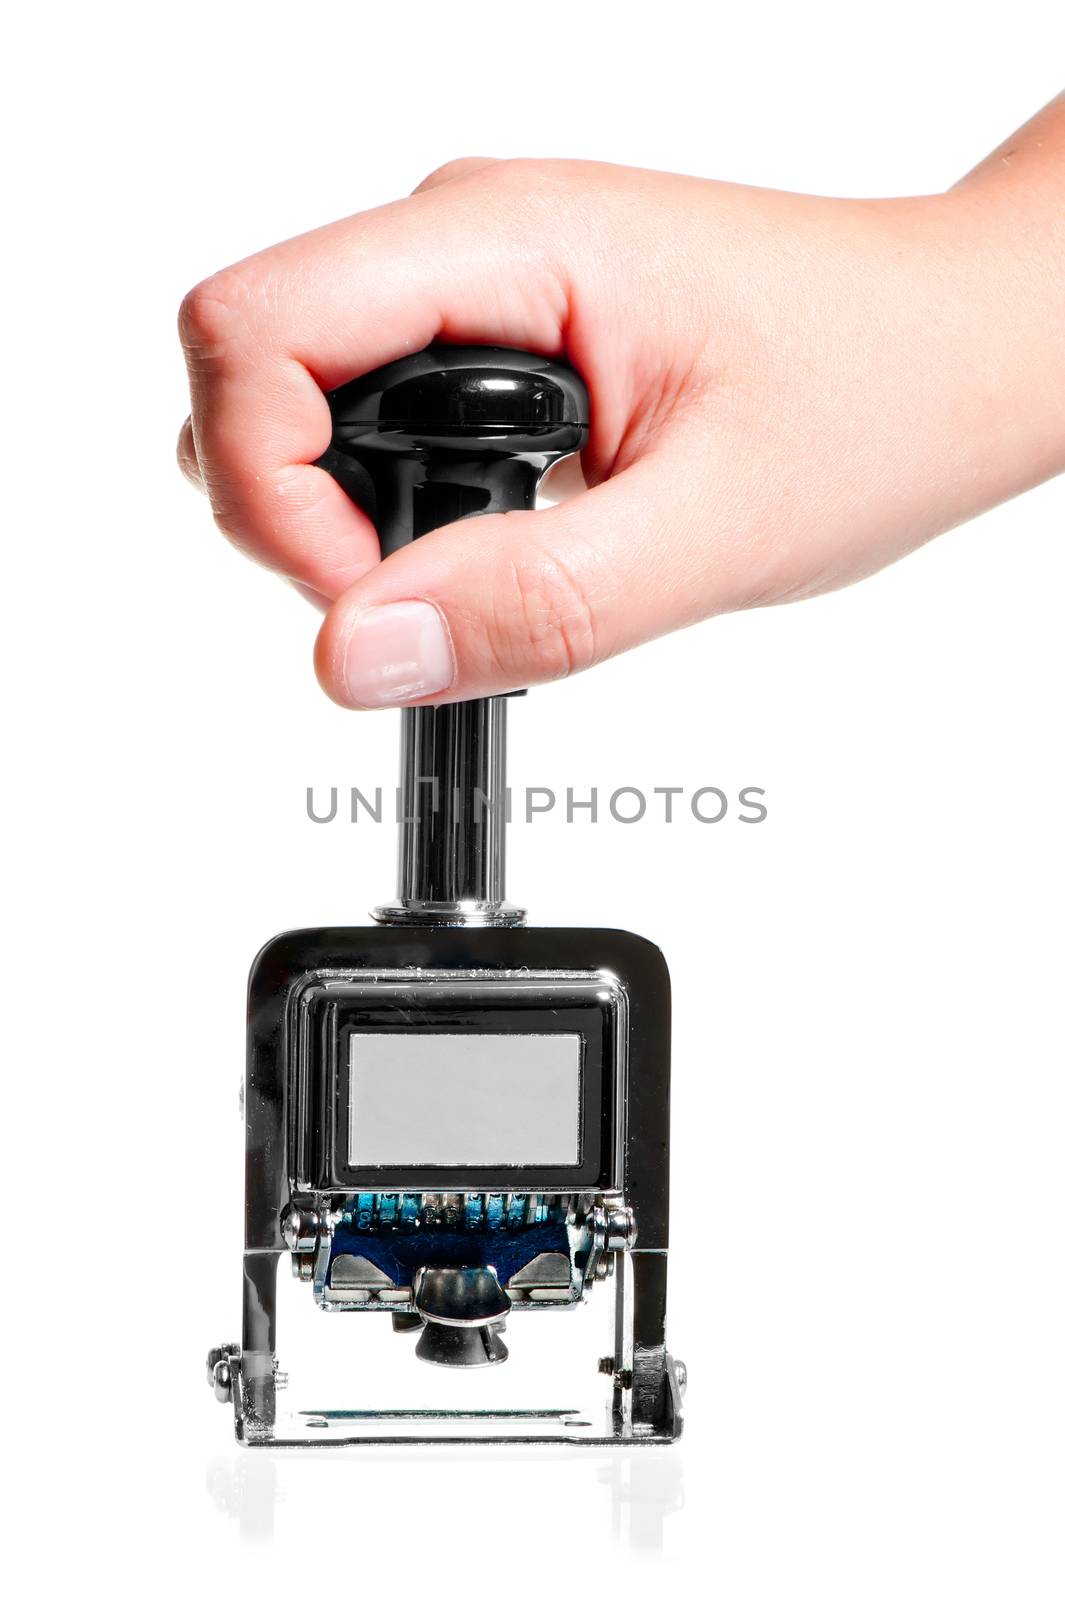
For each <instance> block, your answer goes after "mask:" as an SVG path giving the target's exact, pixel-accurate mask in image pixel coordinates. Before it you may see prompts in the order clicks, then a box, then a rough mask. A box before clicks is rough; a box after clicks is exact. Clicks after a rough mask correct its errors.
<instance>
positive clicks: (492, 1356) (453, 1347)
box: [414, 1267, 510, 1367]
mask: <svg viewBox="0 0 1065 1600" xmlns="http://www.w3.org/2000/svg"><path fill="white" fill-rule="evenodd" d="M414 1309H415V1311H416V1312H417V1313H418V1315H419V1316H420V1317H421V1318H422V1320H423V1321H424V1323H425V1329H424V1331H423V1333H422V1336H421V1338H420V1339H419V1340H418V1343H417V1346H416V1349H415V1354H416V1355H417V1356H418V1357H419V1359H420V1360H422V1361H429V1362H432V1363H433V1364H434V1365H435V1366H439V1367H487V1366H491V1365H493V1364H494V1363H498V1362H501V1361H505V1360H506V1359H507V1356H508V1354H509V1351H508V1350H507V1347H506V1345H505V1344H504V1343H503V1341H502V1339H501V1338H500V1337H499V1334H498V1332H497V1331H496V1330H497V1329H498V1328H499V1327H500V1325H501V1324H502V1322H503V1319H504V1317H505V1316H506V1315H507V1312H508V1311H509V1310H510V1296H509V1295H508V1294H507V1292H506V1290H505V1289H503V1288H502V1287H501V1286H500V1283H499V1280H498V1279H497V1277H496V1275H495V1273H494V1272H493V1271H492V1270H491V1268H490V1267H423V1268H422V1269H421V1271H420V1272H419V1273H418V1276H417V1277H416V1279H415V1281H414Z"/></svg>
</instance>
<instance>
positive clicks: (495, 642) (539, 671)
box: [486, 548, 599, 680]
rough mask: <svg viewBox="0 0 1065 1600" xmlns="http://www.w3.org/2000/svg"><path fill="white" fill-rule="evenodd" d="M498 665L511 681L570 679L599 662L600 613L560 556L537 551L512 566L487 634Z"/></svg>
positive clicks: (529, 550)
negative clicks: (529, 677)
mask: <svg viewBox="0 0 1065 1600" xmlns="http://www.w3.org/2000/svg"><path fill="white" fill-rule="evenodd" d="M486 636H487V644H488V647H489V650H490V652H491V655H492V657H493V660H494V664H495V666H496V667H497V669H498V670H499V671H500V672H501V674H502V675H503V676H504V677H505V678H507V679H509V678H511V677H518V678H520V677H522V676H523V675H525V674H527V673H528V672H529V671H530V670H531V671H532V672H533V673H535V675H536V677H537V678H539V679H541V680H551V679H554V678H565V677H568V676H569V675H570V674H571V673H574V672H582V671H583V670H584V669H585V668H586V667H590V666H592V665H593V664H594V663H595V662H596V660H598V656H599V651H598V644H597V639H596V625H595V612H594V608H593V606H592V603H591V600H590V599H589V597H588V594H587V592H586V590H585V588H584V585H583V584H582V583H581V581H580V579H579V578H578V577H577V576H576V574H575V573H574V572H573V570H572V569H571V568H570V566H569V565H568V564H567V563H566V562H565V561H564V560H563V559H562V557H560V556H559V555H558V554H557V553H556V552H552V551H547V550H544V549H542V548H539V549H538V548H532V549H528V550H526V551H524V552H523V553H522V554H521V555H520V556H516V557H515V558H514V559H513V560H512V561H511V563H510V570H509V572H508V574H507V581H506V583H505V584H504V585H503V586H502V594H501V595H500V597H499V603H498V605H497V608H496V609H495V611H494V613H493V615H492V617H491V619H490V621H489V624H488V626H487V628H486Z"/></svg>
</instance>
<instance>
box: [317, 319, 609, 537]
mask: <svg viewBox="0 0 1065 1600" xmlns="http://www.w3.org/2000/svg"><path fill="white" fill-rule="evenodd" d="M328 400H329V408H330V411H331V412H332V417H333V437H332V442H331V444H330V447H329V450H328V451H327V452H326V454H325V455H324V456H323V457H322V459H321V461H320V462H319V465H320V466H323V467H325V468H326V469H327V470H328V471H329V472H331V473H332V474H333V476H334V477H335V478H336V479H337V481H338V482H339V483H340V484H341V485H342V486H343V488H344V489H346V490H347V492H348V494H349V495H350V496H351V498H352V499H353V500H355V501H356V502H357V504H359V505H360V506H361V507H362V508H363V510H364V511H366V513H367V514H368V515H369V516H370V517H371V519H372V520H373V522H374V523H375V525H376V527H377V531H378V535H379V537H380V540H381V552H382V554H383V555H390V554H391V553H392V551H393V550H397V549H399V548H400V547H401V546H402V545H404V544H409V542H410V541H411V540H412V539H416V538H418V537H419V536H420V535H421V534H423V533H428V532H430V531H431V530H432V529H433V528H439V527H442V526H443V525H444V524H445V523H448V522H455V521H457V520H458V519H459V518H461V517H470V516H481V515H485V514H487V513H489V512H496V511H524V510H530V509H531V508H532V506H533V504H534V502H535V499H536V490H537V486H538V485H539V482H540V479H541V478H542V477H543V474H544V473H545V472H546V471H547V469H548V467H550V466H552V465H553V464H554V463H555V462H556V461H559V460H561V458H562V457H563V456H567V455H571V454H572V453H573V452H574V451H575V450H580V449H582V448H583V446H584V444H585V442H586V440H587V436H588V393H587V390H586V389H585V387H584V384H583V383H582V381H581V379H580V377H579V376H578V374H577V373H576V372H575V371H574V370H573V368H572V367H571V366H570V365H569V364H568V363H567V362H565V361H560V360H556V359H550V358H547V357H544V356H538V355H534V354H533V353H532V352H531V351H528V350H508V349H504V348H502V347H500V346H496V345H444V344H433V345H430V346H429V347H428V349H426V350H421V351H419V352H418V354H417V355H413V356H405V357H404V358H403V359H402V360H400V361H393V362H391V363H390V364H389V365H388V366H386V367H380V368H378V370H377V371H376V372H370V373H367V374H366V375H365V376H364V377H361V378H356V379H355V380H354V381H353V382H351V383H346V384H344V385H343V387H342V388H339V389H334V390H333V392H332V393H331V394H330V395H329V396H328Z"/></svg>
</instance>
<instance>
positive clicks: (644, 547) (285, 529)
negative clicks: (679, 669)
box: [180, 100, 1065, 706]
mask: <svg viewBox="0 0 1065 1600" xmlns="http://www.w3.org/2000/svg"><path fill="white" fill-rule="evenodd" d="M1063 200H1065V100H1059V101H1058V102H1055V103H1054V105H1052V106H1051V107H1048V108H1047V110H1046V111H1045V112H1044V113H1042V114H1041V116H1040V117H1039V118H1037V119H1035V121H1034V122H1033V123H1032V124H1030V125H1029V127H1028V129H1026V130H1022V133H1021V134H1019V135H1017V136H1016V137H1015V139H1014V140H1013V141H1011V144H1010V147H1009V148H1008V149H1007V147H1003V151H1002V152H1001V153H999V154H997V155H996V156H995V157H993V158H989V160H988V162H987V163H985V164H984V166H983V167H981V168H979V169H977V171H976V172H975V173H974V174H972V175H971V176H970V178H968V179H967V180H966V181H965V182H964V183H962V184H961V185H959V186H958V187H957V188H955V189H953V190H951V191H950V192H949V193H948V194H946V195H941V196H932V197H924V198H918V199H907V200H890V201H851V200H828V199H818V198H810V197H807V196H799V195H791V194H780V193H773V192H769V191H763V190H755V189H746V188H740V187H735V186H732V185H727V184H720V183H712V182H708V181H705V180H701V179H696V178H686V177H676V176H670V175H666V174H662V173H653V172H643V171H637V170H630V169H627V168H619V167H611V166H604V165H599V164H594V163H588V162H559V161H525V160H521V161H502V162H493V161H487V160H470V161H460V162H455V163H453V164H451V165H449V166H447V167H444V168H442V169H441V170H440V171H439V172H436V173H434V174H433V175H432V176H431V177H430V178H428V179H427V180H426V181H425V183H423V184H422V185H421V187H420V188H419V189H418V190H417V191H416V192H415V194H414V195H413V196H411V197H410V198H408V199H405V200H400V201H398V202H397V203H395V204H393V205H389V206H385V207H383V208H381V209H379V210H376V211H370V212H366V213H364V214H361V215H358V216H354V217H351V218H348V219H346V220H345V221H342V222H337V223H333V224H332V225H331V226H329V227H325V228H322V229H320V230H318V231H317V232H315V233H311V234H307V235H305V236H303V237H302V238H298V239H292V240H289V241H288V242H287V243H284V244H281V245H278V246H276V247H275V248H273V249H270V250H267V251H264V252H263V253H262V254H260V255H257V256H253V257H251V258H250V259H249V260H247V261H244V262H241V263H240V264H239V265H237V266H235V267H231V268H229V269H228V270H226V271H224V272H222V273H220V274H218V275H217V276H215V277H213V278H209V279H208V280H207V281H206V282H205V283H202V284H200V285H199V287H198V288H196V289H194V290H193V291H192V293H191V294H190V295H189V296H188V297H187V298H186V300H185V302H184V304H183V306H182V310H181V333H182V338H183V341H184V346H185V350H186V355H187V360H188V367H189V376H190V382H191V388H192V417H191V420H190V422H188V423H186V425H185V427H184V429H183V431H182V435H181V442H180V456H181V460H182V464H183V466H184V468H185V470H186V471H187V472H188V474H189V475H190V476H191V477H192V478H193V479H194V481H196V482H197V483H202V485H203V486H204V487H205V488H206V490H207V492H208V494H209V495H210V498H211V503H212V506H213V509H214V513H215V517H216V519H217V521H218V523H219V524H220V526H221V527H222V529H223V530H224V531H225V532H226V533H227V534H228V535H229V537H230V538H231V539H233V540H234V541H235V542H236V543H237V544H238V545H239V546H240V547H241V548H242V549H243V550H245V551H247V553H248V554H250V555H252V556H254V557H255V558H256V559H257V560H259V561H262V562H265V563H267V564H268V565H270V566H272V567H275V568H276V569H277V570H278V571H279V572H282V573H284V574H285V575H286V576H287V577H289V578H290V579H291V580H292V581H293V582H295V583H296V584H297V586H299V587H300V588H301V589H303V590H304V591H305V592H307V593H309V594H310V596H311V597H312V598H315V599H317V600H319V601H320V603H321V604H322V605H323V606H324V607H326V608H327V613H328V614H327V616H326V618H325V622H324V624H323V626H322V630H321V633H320V636H319V641H318V648H317V655H316V665H317V670H318V675H319V678H320V680H321V683H322V685H323V687H324V688H325V689H326V691H327V692H328V693H329V694H330V695H332V697H333V698H334V699H335V700H337V701H339V702H340V703H341V704H343V705H351V706H374V705H382V704H397V703H422V702H425V703H439V702H443V701H447V700H458V699H467V698H470V697H473V696H477V695H486V694H494V693H499V692H502V691H505V690H508V689H513V688H518V687H522V686H524V685H527V684H533V683H536V682H540V681H544V680H547V679H552V678H557V677H560V676H563V675H565V674H566V673H570V672H574V671H577V670H580V669H582V668H585V667H588V666H591V665H592V664H593V663H594V662H597V661H600V660H602V659H603V658H604V657H606V656H609V655H612V654H614V653H616V652H617V651H621V650H626V649H629V648H630V647H631V646H633V645H636V644H639V643H641V642H642V641H644V640H647V639H650V638H652V637H654V636H655V635H657V634H661V633H664V632H667V631H668V630H670V629H673V628H680V627H684V626H686V625H687V624H689V623H693V622H697V621H699V620H700V619H702V618H705V617H709V616H712V615H714V614H715V613H720V612H724V611H730V610H735V609H738V608H741V607H747V606H756V605H765V604H771V603H776V602H780V601H784V600H793V599H797V598H799V597H801V596H805V595H812V594H818V593H821V592H823V591H825V590H828V589H832V588H835V587H837V586H839V585H841V584H844V583H849V582H851V581H853V580H854V579H856V578H860V577H862V576H864V575H865V574H867V573H870V572H873V571H874V570H876V569H877V568H879V567H881V566H883V565H885V564H886V563H887V562H890V561H892V560H894V559H895V558H896V557H898V556H900V555H902V554H904V553H905V552H906V551H908V550H911V549H913V548H914V547H915V546H916V545H918V544H920V543H921V542H922V541H924V540H926V539H929V538H931V537H932V536H933V535H935V534H937V533H939V532H941V531H942V530H944V529H945V528H947V527H950V526H952V525H954V524H956V523H958V522H961V521H963V520H965V519H966V518H968V517H971V516H973V515H975V514H976V513H977V512H979V511H981V510H983V509H985V508H986V507H988V506H991V505H993V504H995V503H996V502H998V501H1000V500H1002V499H1005V498H1006V497H1007V496H1009V495H1011V494H1014V493H1016V492H1018V491H1019V490H1021V489H1024V488H1026V487H1028V486H1030V485H1032V484H1034V483H1037V482H1038V481H1040V480H1041V479H1043V478H1045V477H1048V476H1050V475H1051V474H1052V473H1054V472H1056V471H1059V470H1061V469H1062V468H1063V467H1065V414H1063V404H1062V395H1063V393H1065V328H1063V323H1065V303H1063V301H1062V295H1061V262H1062V260H1063V259H1065V232H1063V226H1062V219H1063V217H1065V204H1063ZM437 337H443V338H445V339H448V340H452V341H461V342H464V343H472V344H476V343H484V344H504V345H519V346H528V347H530V348H532V349H534V350H538V351H541V352H543V353H546V354H555V353H559V352H565V353H566V354H567V355H568V356H569V358H570V359H571V360H572V361H573V362H574V363H575V365H576V366H577V367H578V368H579V370H580V371H581V373H582V374H583V376H584V378H585V380H586V382H587V383H588V387H589V389H590V392H591V399H592V429H591V436H590V441H589V444H588V448H587V449H586V451H585V452H584V456H583V460H582V464H583V469H584V475H585V478H586V480H587V483H588V485H589V486H590V487H588V488H587V489H586V490H582V491H581V492H579V493H577V494H576V495H575V496H574V497H573V498H571V499H569V500H567V501H565V502H564V503H562V504H559V505H557V506H555V507H553V508H551V509H548V510H545V511H541V512H532V513H512V514H510V515H509V516H506V517H502V516H493V517H485V518H480V519H478V524H477V531H476V538H472V539H471V538H470V537H469V536H468V534H469V530H468V529H467V528H466V527H464V526H463V524H461V523H459V524H455V525H453V526H451V527H449V528H443V529H439V530H437V531H436V532H434V533H431V534H428V535H426V536H425V537H423V538H421V539H419V540H418V541H417V542H416V543H414V544H412V545H410V546H409V547H407V548H405V549H403V550H400V551H399V552H397V553H396V554H394V555H392V556H390V557H389V558H388V560H387V561H384V562H382V561H381V559H380V555H379V551H378V546H377V540H376V536H375V534H374V530H373V528H372V526H371V524H370V523H369V522H368V521H367V519H366V518H365V517H364V516H363V515H362V514H361V512H359V511H358V510H357V509H356V508H355V507H354V506H353V505H352V504H351V502H350V501H349V500H348V499H347V497H346V496H345V495H344V493H343V492H342V491H341V489H340V488H339V487H338V486H337V485H336V484H335V483H334V482H333V480H332V479H331V478H330V477H329V476H328V475H327V474H326V473H325V472H324V471H322V470H320V469H319V468H317V467H315V466H314V465H312V464H311V463H313V462H314V461H315V460H316V459H317V458H318V457H319V456H320V455H321V453H322V452H323V450H324V449H325V447H326V445H327V444H328V442H329V435H330V418H329V411H328V407H327V405H326V402H325V399H324V397H323V392H322V391H323V390H328V389H331V388H334V387H336V386H337V385H338V384H341V383H344V382H346V381H347V380H348V379H350V378H352V377H354V376H356V375H358V374H360V373H362V372H365V371H368V370H370V369H371V368H374V367H377V366H379V365H381V364H382V363H383V362H386V361H391V360H393V359H395V358H396V357H398V356H400V355H403V354H406V353H408V352H410V351H412V350H417V349H420V348H421V347H422V346H424V345H426V344H428V343H429V342H430V341H431V340H432V339H434V338H437ZM397 603H398V604H397ZM393 608H395V609H393Z"/></svg>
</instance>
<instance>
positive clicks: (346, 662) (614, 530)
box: [315, 451, 734, 707]
mask: <svg viewBox="0 0 1065 1600" xmlns="http://www.w3.org/2000/svg"><path fill="white" fill-rule="evenodd" d="M676 476H677V474H676V473H675V471H674V462H673V458H672V456H671V453H670V452H667V451H662V452H659V453H657V454H652V455H649V456H647V457H645V458H644V459H643V460H641V461H640V462H639V463H637V464H636V465H635V466H633V467H630V468H629V469H627V470H626V471H625V472H623V473H621V474H619V475H618V476H617V477H615V478H613V479H611V480H610V481H609V482H607V483H605V484H602V485H600V486H599V487H598V488H596V489H592V490H590V491H589V492H588V493H586V494H583V495H580V496H579V497H577V498H576V499H574V500H571V501H568V502H566V503H565V504H564V505H559V506H556V507H555V508H553V509H551V510H546V511H537V512H513V513H510V514H509V515H507V516H493V517H473V518H469V519H467V520H466V521H463V522H458V523H453V524H452V525H451V526H450V527H448V528H441V529H438V530H437V531H436V532H434V533H430V534H428V535H426V536H425V537H423V538H421V539H418V540H416V541H415V543H414V544H412V545H408V546H407V547H405V548H404V549H402V550H400V551H397V552H396V553H395V554H394V555H392V556H390V557H389V559H388V560H387V561H386V562H385V563H384V564H383V565H381V566H380V567H378V568H376V569H375V570H374V572H372V573H371V574H369V575H368V576H367V577H366V578H364V579H363V580H362V581H361V582H359V583H356V584H355V585H353V587H352V588H351V589H349V590H348V591H347V593H346V594H344V595H342V596H341V597H340V599H339V600H338V601H337V602H336V604H335V605H334V606H333V608H332V610H331V611H330V613H329V615H328V617H327V618H326V621H325V623H324V625H323V627H322V631H321V633H320V635H319V639H318V646H317V651H316V658H315V665H316V669H317V672H318V676H319V680H320V682H321V684H322V687H323V688H324V689H325V691H326V692H327V694H329V695H330V696H331V697H332V698H333V699H334V700H336V701H337V702H338V703H339V704H341V705H345V706H352V707H373V706H389V705H401V704H410V703H443V702H445V701H449V700H462V699H469V698H473V697H477V696H481V695H489V694H499V693H503V692H506V691H508V690H511V689H517V688H523V687H525V686H527V685H530V684H534V683H542V682H546V681H548V680H551V679H554V678H560V677H564V676H566V675H568V674H569V673H571V672H577V671H581V670H582V669H584V668H586V667H589V666H591V665H593V664H594V663H595V662H597V661H600V660H602V659H604V658H605V657H607V656H610V655H613V654H615V653H616V652H618V651H620V650H625V649H628V648H629V647H631V646H632V645H635V644H639V643H641V642H643V641H644V640H647V639H650V638H653V637H654V636H656V635H657V634H660V633H663V632H665V631H667V630H668V629H671V628H676V627H681V626H684V625H685V624H687V623H690V622H693V621H695V620H697V618H699V617H701V616H704V615H707V614H709V612H710V611H713V610H715V609H724V608H725V607H726V606H728V605H730V604H732V603H734V595H733V594H732V593H731V592H730V588H729V583H730V577H729V563H728V561H727V560H725V559H723V560H722V562H721V563H720V565H719V568H718V570H717V571H716V573H715V575H714V576H713V577H712V578H710V579H708V580H707V581H706V582H705V583H703V584H700V583H699V582H698V581H694V582H693V573H698V572H699V571H700V570H705V567H706V562H705V558H704V560H703V561H702V562H701V563H700V562H699V561H697V560H695V559H693V545H694V544H697V543H699V542H700V541H701V540H702V539H703V531H702V527H701V517H702V509H703V508H702V506H701V504H700V503H699V501H698V497H697V496H689V497H688V498H687V499H686V498H685V496H684V495H683V494H680V495H677V494H671V493H670V488H671V485H672V484H673V481H674V479H675V477H676Z"/></svg>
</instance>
